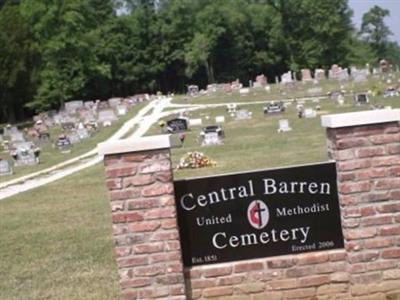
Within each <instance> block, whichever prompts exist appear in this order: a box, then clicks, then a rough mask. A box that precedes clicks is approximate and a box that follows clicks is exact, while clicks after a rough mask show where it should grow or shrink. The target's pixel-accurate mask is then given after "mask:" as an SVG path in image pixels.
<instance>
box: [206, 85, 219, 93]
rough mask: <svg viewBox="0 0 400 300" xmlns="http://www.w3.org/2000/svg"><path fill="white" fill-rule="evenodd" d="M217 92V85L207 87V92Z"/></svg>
mask: <svg viewBox="0 0 400 300" xmlns="http://www.w3.org/2000/svg"><path fill="white" fill-rule="evenodd" d="M216 91H217V84H215V83H213V84H209V85H207V92H210V93H215V92H216Z"/></svg>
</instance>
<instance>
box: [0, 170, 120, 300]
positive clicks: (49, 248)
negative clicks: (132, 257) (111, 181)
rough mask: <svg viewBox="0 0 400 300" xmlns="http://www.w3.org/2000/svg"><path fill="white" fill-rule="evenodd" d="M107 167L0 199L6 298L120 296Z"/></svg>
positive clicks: (0, 271) (0, 284) (1, 281)
mask: <svg viewBox="0 0 400 300" xmlns="http://www.w3.org/2000/svg"><path fill="white" fill-rule="evenodd" d="M103 173H104V172H103V166H102V165H97V166H95V167H92V168H90V169H88V170H85V171H82V172H81V173H79V174H75V175H73V176H70V177H67V178H66V179H63V180H61V181H58V182H55V183H53V184H50V185H48V186H45V187H41V188H38V189H35V190H32V191H29V192H27V193H23V194H20V195H18V196H15V197H12V198H9V199H7V200H4V201H0V228H1V230H0V241H1V243H0V299H2V300H3V299H4V300H20V299H24V300H30V299H60V300H61V299H62V300H65V299H69V300H72V299H93V300H101V299H104V300H111V299H119V298H118V294H119V286H118V278H117V276H118V275H117V270H116V266H115V261H114V256H113V255H114V254H113V244H112V241H111V222H110V214H109V204H108V200H107V196H106V190H105V186H104V177H103V175H102V174H103Z"/></svg>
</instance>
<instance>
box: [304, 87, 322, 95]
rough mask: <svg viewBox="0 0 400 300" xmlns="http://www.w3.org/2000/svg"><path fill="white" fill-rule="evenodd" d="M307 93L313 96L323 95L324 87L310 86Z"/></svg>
mask: <svg viewBox="0 0 400 300" xmlns="http://www.w3.org/2000/svg"><path fill="white" fill-rule="evenodd" d="M307 93H308V94H309V95H312V96H316V95H321V94H322V93H323V90H322V87H319V86H316V87H312V88H309V89H308V90H307Z"/></svg>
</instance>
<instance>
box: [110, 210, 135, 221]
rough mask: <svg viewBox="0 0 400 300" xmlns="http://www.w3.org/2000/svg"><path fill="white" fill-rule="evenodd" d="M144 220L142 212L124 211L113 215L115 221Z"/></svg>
mask: <svg viewBox="0 0 400 300" xmlns="http://www.w3.org/2000/svg"><path fill="white" fill-rule="evenodd" d="M142 220H143V214H142V213H140V212H122V213H114V214H113V215H112V221H113V223H125V222H137V221H142Z"/></svg>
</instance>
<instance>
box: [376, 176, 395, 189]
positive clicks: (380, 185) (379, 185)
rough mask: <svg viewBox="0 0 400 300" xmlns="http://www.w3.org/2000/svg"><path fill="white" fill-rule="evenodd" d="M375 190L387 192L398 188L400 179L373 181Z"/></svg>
mask: <svg viewBox="0 0 400 300" xmlns="http://www.w3.org/2000/svg"><path fill="white" fill-rule="evenodd" d="M375 188H376V189H377V190H389V189H396V188H400V178H382V179H377V180H376V181H375Z"/></svg>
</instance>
